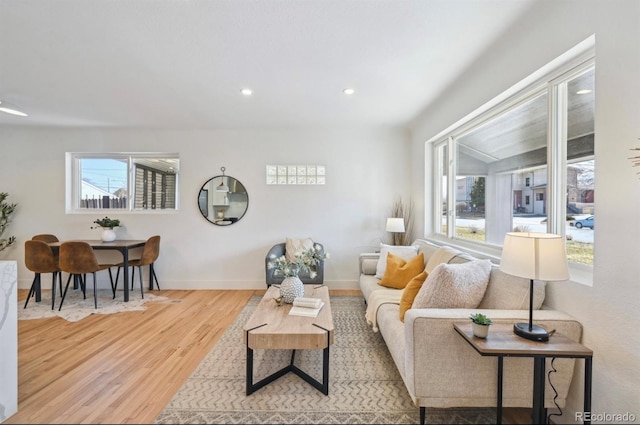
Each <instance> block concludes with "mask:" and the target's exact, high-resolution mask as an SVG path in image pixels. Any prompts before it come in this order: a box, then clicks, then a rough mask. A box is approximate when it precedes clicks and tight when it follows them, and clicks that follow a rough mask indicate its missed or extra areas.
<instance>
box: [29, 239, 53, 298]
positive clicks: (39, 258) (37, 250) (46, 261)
mask: <svg viewBox="0 0 640 425" xmlns="http://www.w3.org/2000/svg"><path fill="white" fill-rule="evenodd" d="M24 263H25V266H26V267H27V269H29V270H30V271H32V272H34V273H35V276H34V278H33V282H32V283H31V288H30V289H29V295H27V300H26V301H25V303H24V308H27V304H29V300H30V299H31V297H32V296H34V295H36V288H37V287H38V286H39V287H40V288H42V280H41V275H42V273H52V274H53V277H52V282H51V309H52V310H53V309H54V308H55V303H56V279H57V278H58V277H59V278H60V290H61V291H62V274H61V273H60V268H59V267H58V261H57V259H56V257H55V256H54V255H53V250H52V249H51V247H50V246H49V245H48V244H47V243H46V242H42V241H38V240H35V241H34V240H30V241H25V243H24Z"/></svg>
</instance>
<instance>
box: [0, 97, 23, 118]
mask: <svg viewBox="0 0 640 425" xmlns="http://www.w3.org/2000/svg"><path fill="white" fill-rule="evenodd" d="M0 111H2V112H6V113H7V114H11V115H17V116H19V117H28V116H29V115H27V114H25V113H24V112H22V111H19V110H17V109H16V108H15V106H13V105H10V104H8V103H7V102H3V101H0Z"/></svg>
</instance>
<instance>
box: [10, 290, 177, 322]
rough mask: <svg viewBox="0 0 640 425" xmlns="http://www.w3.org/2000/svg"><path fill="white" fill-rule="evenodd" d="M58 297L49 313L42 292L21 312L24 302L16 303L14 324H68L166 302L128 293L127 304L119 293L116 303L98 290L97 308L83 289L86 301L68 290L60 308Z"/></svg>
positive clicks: (79, 293)
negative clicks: (52, 319) (34, 321)
mask: <svg viewBox="0 0 640 425" xmlns="http://www.w3.org/2000/svg"><path fill="white" fill-rule="evenodd" d="M61 299H62V297H61V296H59V295H58V294H56V306H55V309H53V310H52V309H51V291H42V301H40V302H39V303H37V302H36V299H35V297H32V298H31V299H30V300H29V304H28V305H27V308H24V302H25V300H24V299H23V300H22V301H18V320H29V319H42V318H46V317H56V316H57V317H61V318H63V319H65V320H67V321H69V322H77V321H78V320H82V319H84V318H85V317H88V316H90V315H92V314H114V313H120V312H127V311H140V310H146V309H147V307H146V306H145V305H144V304H145V303H147V302H152V301H162V300H166V299H167V297H162V296H158V295H153V294H149V293H145V294H144V299H142V298H141V296H140V291H131V292H129V301H128V302H124V295H123V293H122V291H118V292H117V293H116V299H113V292H111V290H98V308H95V306H94V303H93V289H92V288H87V299H84V297H83V295H82V291H80V290H78V289H75V290H74V289H72V288H69V291H68V292H67V296H66V298H65V299H64V304H62V310H60V311H58V307H60V300H61Z"/></svg>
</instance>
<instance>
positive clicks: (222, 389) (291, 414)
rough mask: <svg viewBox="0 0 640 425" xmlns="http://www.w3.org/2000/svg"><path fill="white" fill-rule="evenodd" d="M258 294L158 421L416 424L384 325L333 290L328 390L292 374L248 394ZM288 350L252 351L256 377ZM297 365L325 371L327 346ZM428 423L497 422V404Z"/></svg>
mask: <svg viewBox="0 0 640 425" xmlns="http://www.w3.org/2000/svg"><path fill="white" fill-rule="evenodd" d="M259 301H260V297H253V298H252V299H251V300H250V301H249V303H248V304H247V306H246V307H245V308H244V309H243V311H242V312H241V313H240V315H239V316H238V318H237V319H236V320H235V321H234V322H233V323H232V325H231V326H230V327H229V328H228V329H227V331H226V332H225V333H224V334H223V336H222V337H221V339H220V340H219V341H218V343H217V344H216V345H215V346H214V347H213V349H212V350H211V351H210V352H209V353H208V354H207V356H206V357H205V358H204V359H203V361H202V362H201V363H200V365H199V366H198V367H197V369H196V370H195V371H194V373H193V374H192V375H191V376H190V377H189V378H188V380H187V381H186V382H185V383H184V385H183V386H182V388H180V390H179V391H178V392H177V393H176V395H175V396H174V397H173V399H172V400H171V401H170V402H169V403H168V404H167V406H165V408H164V410H163V411H162V412H161V413H160V414H159V415H158V417H157V418H156V419H155V423H157V424H200V423H202V424H204V423H207V424H404V423H407V424H409V423H419V422H420V414H419V409H418V408H417V407H416V406H415V405H414V404H413V402H412V401H411V398H410V397H409V394H408V392H407V390H406V388H405V386H404V383H403V382H402V378H401V377H400V375H399V373H398V371H397V369H396V367H395V364H394V363H393V360H392V358H391V355H390V354H389V351H388V350H387V347H386V345H385V343H384V340H383V339H382V337H381V336H380V333H379V332H373V331H372V330H371V327H370V326H368V325H367V323H366V320H365V305H364V302H363V299H362V298H360V297H357V296H332V297H331V310H332V313H333V320H334V326H335V339H334V341H335V343H334V345H332V346H331V348H330V370H329V395H327V396H325V395H324V394H322V393H321V392H320V391H318V390H316V389H315V388H313V387H312V386H311V385H309V384H308V383H307V382H305V381H303V380H302V379H301V378H300V377H298V376H297V375H295V374H292V373H289V374H286V375H284V376H283V377H281V378H279V379H277V380H276V381H274V382H272V383H270V384H268V385H267V386H265V387H263V388H261V389H259V390H258V391H256V392H254V393H253V394H251V395H250V396H247V395H246V394H245V391H246V389H245V383H246V382H245V375H246V374H245V367H246V366H245V359H246V347H245V345H244V342H243V335H242V327H243V325H244V323H246V321H247V320H248V319H249V317H250V315H251V313H252V311H253V310H254V309H255V307H256V306H257V304H258V302H259ZM290 356H291V351H289V350H254V382H257V381H258V380H259V379H261V378H263V377H265V376H268V375H270V374H271V373H273V372H275V371H277V370H278V369H280V368H282V367H284V366H286V365H287V364H288V362H289V360H290ZM296 365H297V366H298V367H299V368H301V369H302V370H304V371H305V372H307V373H309V375H311V376H312V377H313V378H315V379H318V380H321V379H322V378H321V377H322V350H303V351H297V352H296ZM426 420H427V423H432V424H445V423H448V424H482V423H495V420H496V417H495V413H494V411H493V410H492V409H479V408H470V409H427V418H426Z"/></svg>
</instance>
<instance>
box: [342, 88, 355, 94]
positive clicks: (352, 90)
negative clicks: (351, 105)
mask: <svg viewBox="0 0 640 425" xmlns="http://www.w3.org/2000/svg"><path fill="white" fill-rule="evenodd" d="M355 92H356V91H355V90H354V89H350V88H346V89H344V90H342V93H344V94H349V95H351V94H354V93H355Z"/></svg>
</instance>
